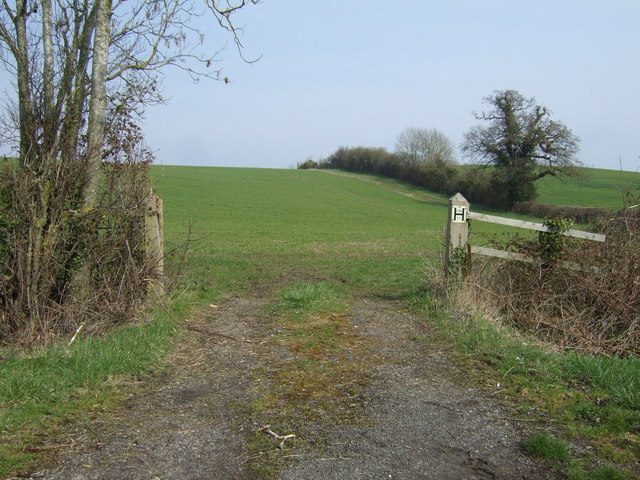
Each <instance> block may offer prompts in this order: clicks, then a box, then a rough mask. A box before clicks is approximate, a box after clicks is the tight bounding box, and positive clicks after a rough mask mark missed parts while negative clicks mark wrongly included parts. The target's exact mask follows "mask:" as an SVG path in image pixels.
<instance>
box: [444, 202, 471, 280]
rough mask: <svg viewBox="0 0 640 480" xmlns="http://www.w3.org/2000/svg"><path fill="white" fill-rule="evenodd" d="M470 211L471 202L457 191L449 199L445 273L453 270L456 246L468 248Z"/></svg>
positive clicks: (447, 273)
mask: <svg viewBox="0 0 640 480" xmlns="http://www.w3.org/2000/svg"><path fill="white" fill-rule="evenodd" d="M468 213H469V202H468V201H467V199H466V198H464V197H463V196H462V195H461V194H460V193H456V194H455V195H454V196H453V197H451V198H450V199H449V219H448V221H447V234H446V243H445V254H444V268H445V274H446V275H449V273H450V270H451V256H452V254H453V252H454V251H455V249H456V248H458V247H462V248H465V249H466V246H467V240H468V238H469V225H468V224H467V214H468Z"/></svg>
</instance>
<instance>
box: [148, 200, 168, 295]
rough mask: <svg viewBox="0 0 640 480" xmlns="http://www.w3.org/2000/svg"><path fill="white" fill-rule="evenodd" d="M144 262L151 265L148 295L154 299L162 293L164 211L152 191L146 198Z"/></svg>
mask: <svg viewBox="0 0 640 480" xmlns="http://www.w3.org/2000/svg"><path fill="white" fill-rule="evenodd" d="M145 237H146V239H145V240H146V242H145V243H146V261H147V262H149V264H150V265H151V274H152V279H151V281H150V283H149V288H148V293H150V294H151V295H153V296H155V297H156V298H158V297H162V296H163V295H164V293H165V291H164V281H163V280H164V278H163V277H164V209H163V202H162V198H160V196H159V195H158V194H156V193H155V192H154V191H153V190H151V191H150V192H149V196H148V197H147V214H146V216H145Z"/></svg>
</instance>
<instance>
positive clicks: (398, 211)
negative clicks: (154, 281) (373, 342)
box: [154, 167, 446, 296]
mask: <svg viewBox="0 0 640 480" xmlns="http://www.w3.org/2000/svg"><path fill="white" fill-rule="evenodd" d="M154 175H155V177H156V184H157V189H158V192H159V193H160V195H161V196H162V197H163V198H164V201H165V215H166V221H165V223H166V238H167V244H168V245H169V248H178V247H179V245H180V244H181V243H183V242H184V241H185V232H186V230H187V228H186V227H187V225H188V224H189V223H190V224H191V229H192V236H193V238H194V239H195V240H196V241H195V242H194V243H193V245H191V254H190V256H189V272H190V278H191V281H192V282H194V283H196V284H198V285H199V290H200V292H201V293H203V294H207V295H213V296H216V295H220V294H224V293H228V292H230V291H236V290H238V289H241V288H243V287H246V286H248V285H250V284H251V282H254V281H258V280H264V279H265V278H270V279H272V281H273V282H278V281H284V280H283V279H286V278H288V277H293V276H300V277H301V278H303V277H309V278H313V277H322V278H324V277H327V278H333V279H336V278H340V279H342V280H343V281H345V283H347V284H349V285H351V286H353V287H354V288H360V289H368V290H375V291H389V290H393V291H400V292H404V293H407V292H408V291H410V290H412V289H415V288H416V287H417V286H418V285H419V284H421V280H420V277H421V269H422V267H423V263H424V262H425V261H427V260H426V258H427V257H428V261H432V260H433V259H434V258H436V257H437V255H433V253H434V251H436V250H439V249H441V246H442V243H443V240H442V238H443V237H442V233H443V231H444V226H445V222H446V199H445V198H444V197H441V196H435V197H434V196H427V195H423V196H424V198H417V199H416V198H408V197H406V196H403V195H400V194H398V193H394V192H392V191H388V190H383V189H380V187H379V186H377V185H375V184H372V183H369V182H364V181H357V180H353V179H351V178H345V177H341V176H337V175H332V174H330V173H328V172H326V171H309V170H264V169H262V170H261V169H234V168H197V167H190V168H186V167H157V168H156V169H155V170H154Z"/></svg>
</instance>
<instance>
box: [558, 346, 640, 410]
mask: <svg viewBox="0 0 640 480" xmlns="http://www.w3.org/2000/svg"><path fill="white" fill-rule="evenodd" d="M563 374H564V376H565V377H566V378H567V379H574V380H577V381H578V382H580V383H586V384H588V385H591V386H592V387H595V388H596V389H598V390H601V391H603V392H606V394H607V400H610V401H612V402H615V404H616V405H618V406H621V407H624V408H628V409H630V410H637V411H640V358H638V357H628V358H617V357H611V358H608V357H596V356H592V355H578V354H572V355H566V356H565V357H564V358H563Z"/></svg>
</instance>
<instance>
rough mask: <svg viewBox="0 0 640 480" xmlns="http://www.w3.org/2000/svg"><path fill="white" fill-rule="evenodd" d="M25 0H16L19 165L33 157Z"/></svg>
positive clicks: (34, 145)
mask: <svg viewBox="0 0 640 480" xmlns="http://www.w3.org/2000/svg"><path fill="white" fill-rule="evenodd" d="M28 16H29V14H28V13H27V2H26V0H17V1H16V17H15V20H14V23H15V27H16V49H17V51H16V64H17V69H18V73H17V81H18V105H19V107H18V109H19V122H20V166H21V167H24V166H27V165H31V159H32V158H34V157H35V155H34V153H35V152H34V150H35V147H36V144H35V138H34V135H35V128H34V123H33V121H34V117H33V103H32V101H31V87H30V85H29V78H30V73H31V72H30V67H29V50H28V38H27V17H28Z"/></svg>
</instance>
